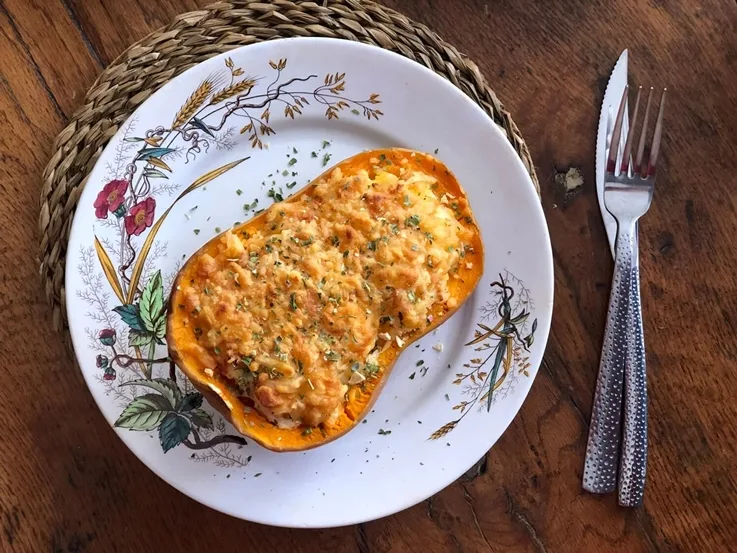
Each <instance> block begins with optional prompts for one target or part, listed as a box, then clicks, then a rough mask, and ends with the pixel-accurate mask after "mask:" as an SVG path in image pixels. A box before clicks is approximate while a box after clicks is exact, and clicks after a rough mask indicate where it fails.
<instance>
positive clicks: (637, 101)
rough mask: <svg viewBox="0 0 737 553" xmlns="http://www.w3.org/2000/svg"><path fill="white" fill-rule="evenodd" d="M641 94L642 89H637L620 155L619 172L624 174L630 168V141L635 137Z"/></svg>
mask: <svg viewBox="0 0 737 553" xmlns="http://www.w3.org/2000/svg"><path fill="white" fill-rule="evenodd" d="M641 94H642V87H641V86H640V87H638V88H637V98H635V111H634V112H633V114H632V121H630V128H629V132H628V133H627V141H626V142H625V143H624V154H623V155H622V166H621V167H620V171H621V172H623V173H626V172H627V170H628V168H629V166H630V153H631V152H632V139H633V138H634V135H635V126H636V125H637V112H638V111H639V110H640V95H641Z"/></svg>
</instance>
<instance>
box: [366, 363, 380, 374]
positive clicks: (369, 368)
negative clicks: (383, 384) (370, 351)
mask: <svg viewBox="0 0 737 553" xmlns="http://www.w3.org/2000/svg"><path fill="white" fill-rule="evenodd" d="M364 370H365V371H366V372H367V373H368V374H375V373H377V372H379V365H377V364H376V363H366V365H365V366H364Z"/></svg>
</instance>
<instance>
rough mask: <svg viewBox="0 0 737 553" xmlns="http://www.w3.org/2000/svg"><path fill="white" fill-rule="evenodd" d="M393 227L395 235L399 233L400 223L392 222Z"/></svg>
mask: <svg viewBox="0 0 737 553" xmlns="http://www.w3.org/2000/svg"><path fill="white" fill-rule="evenodd" d="M391 229H392V234H395V235H396V234H399V225H397V224H395V223H392V225H391Z"/></svg>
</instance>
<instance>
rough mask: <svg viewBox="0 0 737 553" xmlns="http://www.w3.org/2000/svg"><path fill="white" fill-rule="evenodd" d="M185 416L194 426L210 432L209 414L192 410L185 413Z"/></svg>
mask: <svg viewBox="0 0 737 553" xmlns="http://www.w3.org/2000/svg"><path fill="white" fill-rule="evenodd" d="M187 416H188V417H189V420H191V421H192V424H194V425H195V426H199V427H200V428H207V429H208V430H212V417H211V416H210V413H208V412H206V411H203V410H202V409H192V410H191V411H189V412H188V413H187Z"/></svg>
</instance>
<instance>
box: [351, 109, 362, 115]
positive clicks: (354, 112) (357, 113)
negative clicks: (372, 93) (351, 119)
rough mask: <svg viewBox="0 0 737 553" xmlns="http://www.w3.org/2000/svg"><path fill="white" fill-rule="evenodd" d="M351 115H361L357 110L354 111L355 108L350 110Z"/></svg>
mask: <svg viewBox="0 0 737 553" xmlns="http://www.w3.org/2000/svg"><path fill="white" fill-rule="evenodd" d="M351 113H352V114H353V115H361V112H359V111H358V110H357V109H355V108H354V109H352V110H351Z"/></svg>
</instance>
